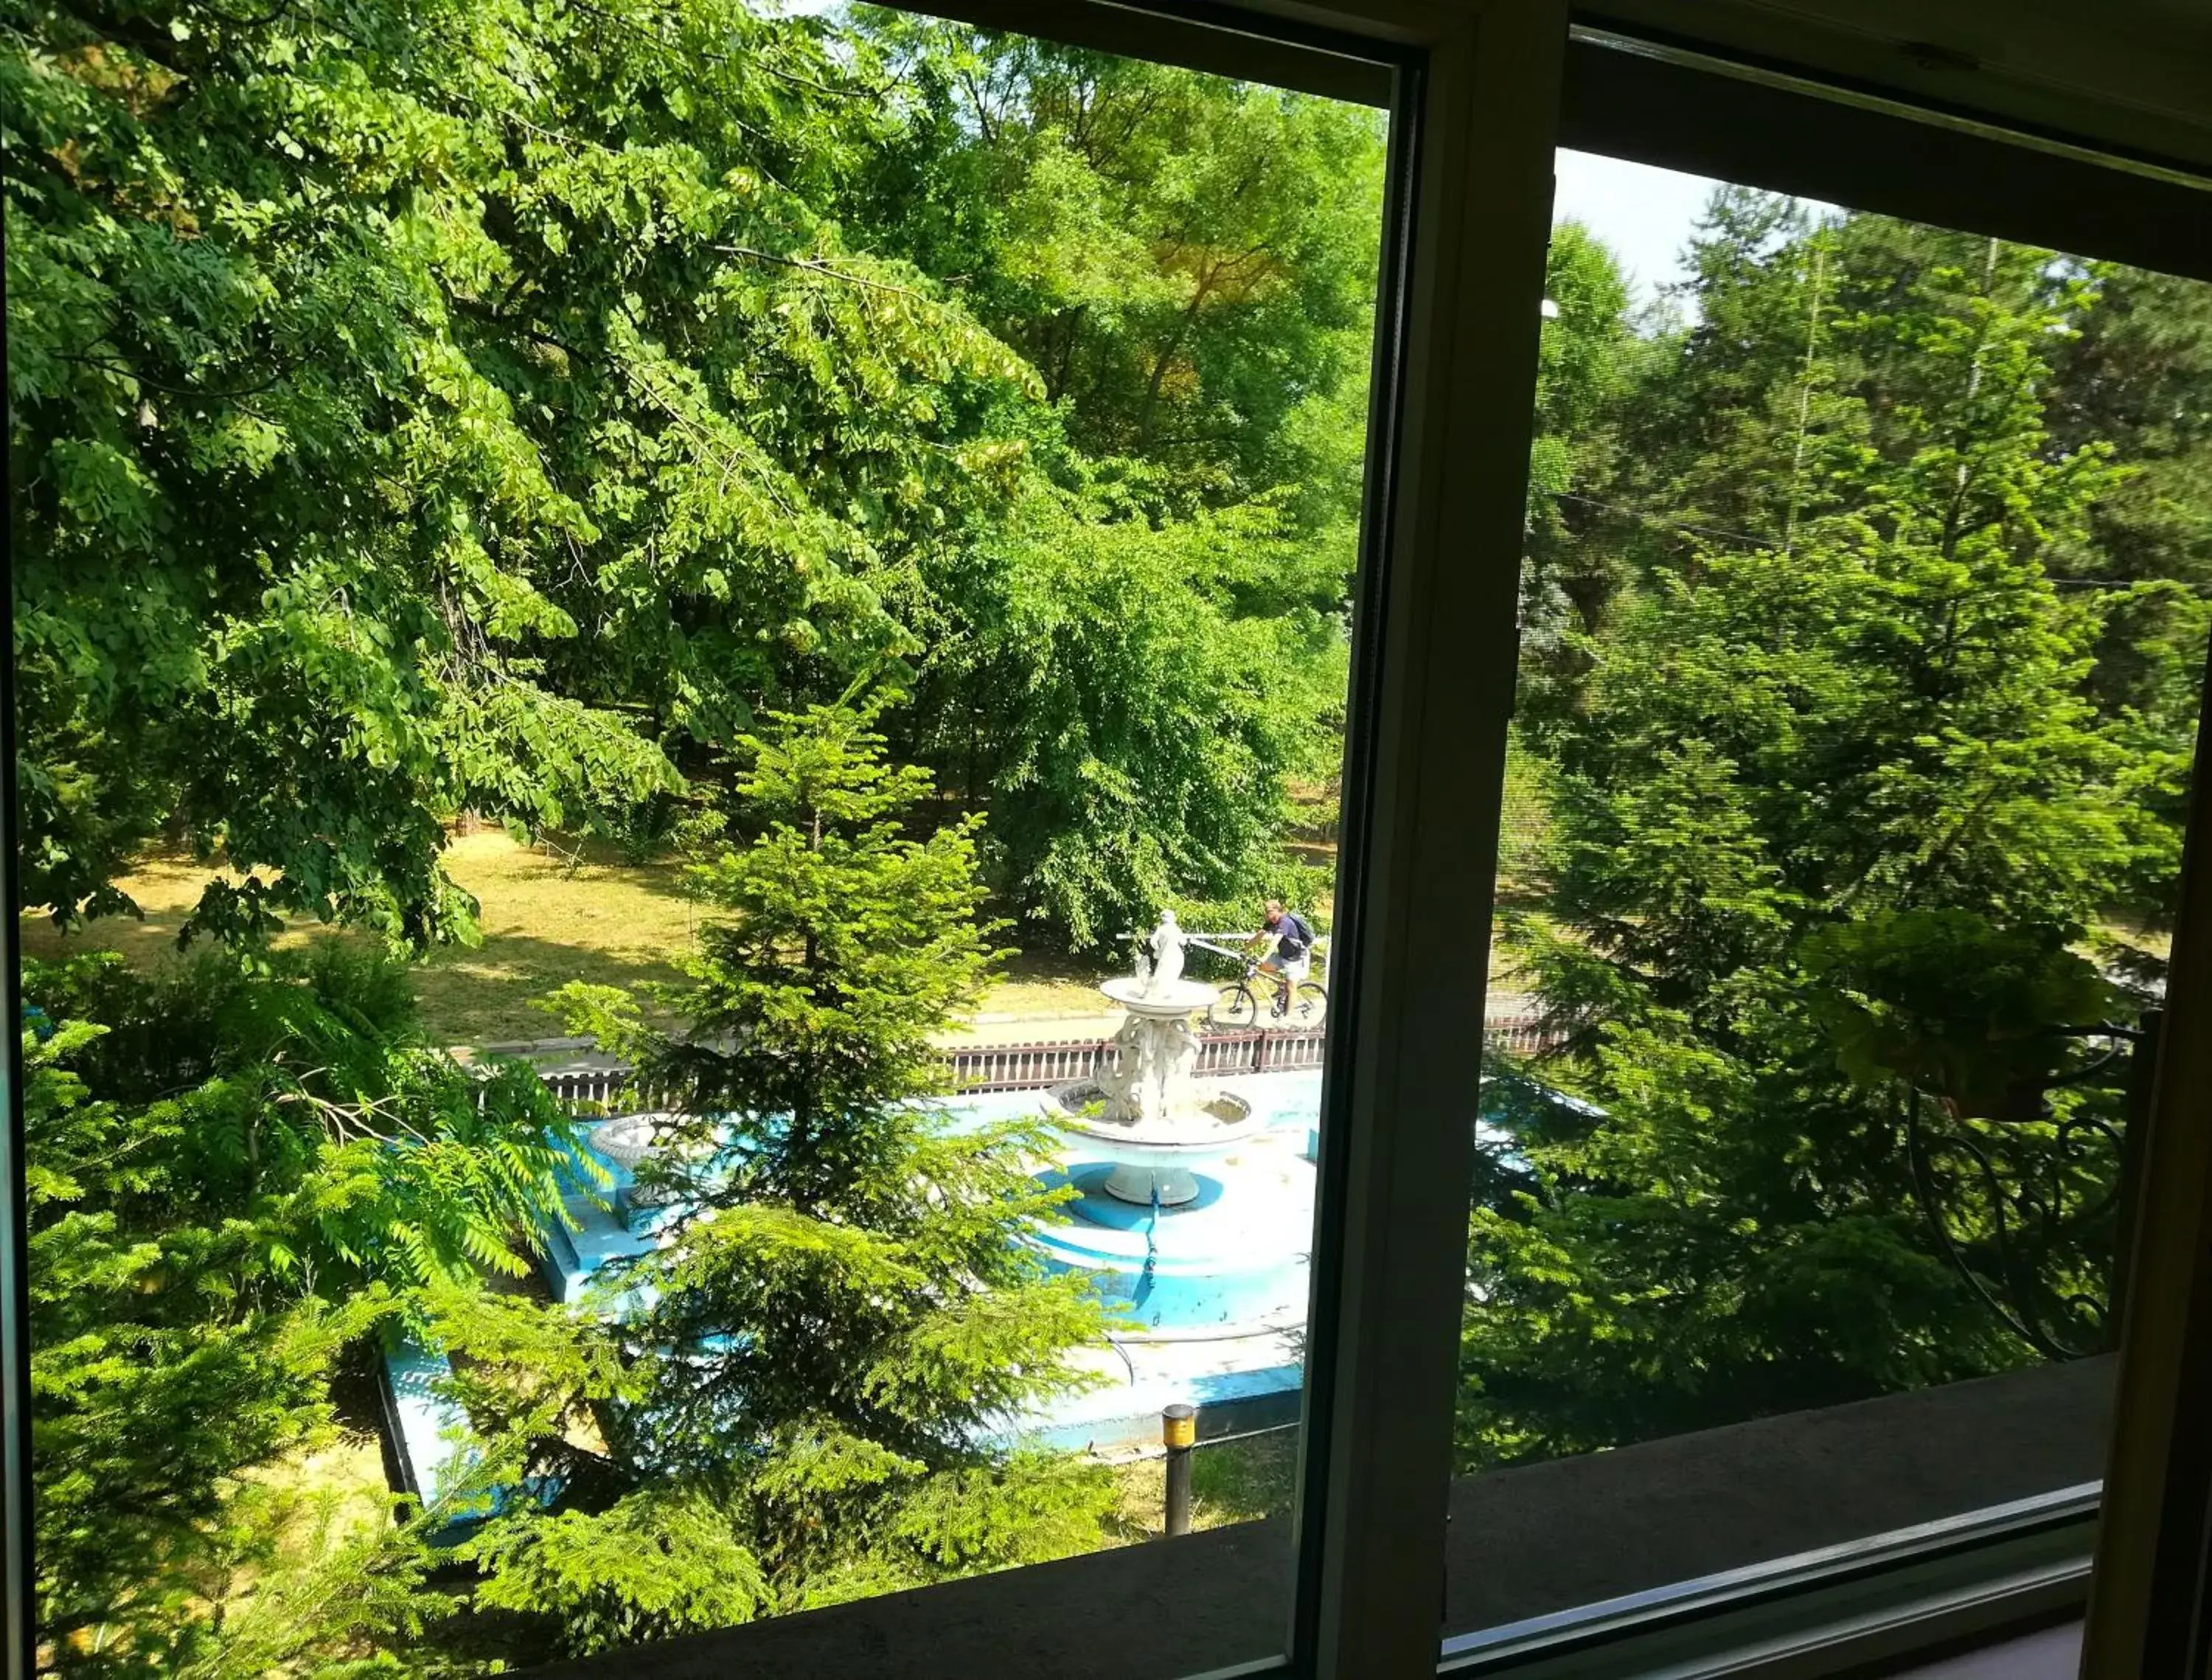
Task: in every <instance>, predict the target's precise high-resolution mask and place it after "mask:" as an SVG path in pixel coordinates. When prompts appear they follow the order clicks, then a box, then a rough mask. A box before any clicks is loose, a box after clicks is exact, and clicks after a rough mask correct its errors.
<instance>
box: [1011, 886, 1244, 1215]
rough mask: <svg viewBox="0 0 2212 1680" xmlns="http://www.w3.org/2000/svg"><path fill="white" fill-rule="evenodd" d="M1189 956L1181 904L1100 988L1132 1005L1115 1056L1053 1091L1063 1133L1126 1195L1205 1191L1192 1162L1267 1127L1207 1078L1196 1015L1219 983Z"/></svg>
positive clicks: (1162, 1199) (1179, 1198)
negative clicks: (1129, 968)
mask: <svg viewBox="0 0 2212 1680" xmlns="http://www.w3.org/2000/svg"><path fill="white" fill-rule="evenodd" d="M1182 957H1183V934H1182V928H1179V927H1177V926H1176V918H1175V912H1174V911H1173V910H1163V911H1162V912H1161V913H1160V920H1159V925H1158V927H1156V928H1153V929H1152V937H1151V938H1150V939H1149V940H1146V944H1145V946H1144V947H1143V949H1142V950H1141V951H1140V953H1139V957H1138V964H1137V971H1136V972H1134V973H1132V974H1128V975H1125V976H1116V977H1115V978H1113V979H1111V980H1109V981H1107V982H1106V983H1104V984H1103V985H1102V986H1100V987H1099V990H1101V991H1103V992H1104V993H1105V994H1106V995H1107V996H1109V997H1110V998H1112V999H1113V1000H1114V1001H1115V1002H1116V1003H1118V1004H1120V1005H1121V1007H1122V1008H1123V1009H1125V1010H1126V1011H1127V1012H1128V1019H1127V1020H1125V1021H1123V1022H1122V1023H1121V1031H1120V1032H1117V1033H1115V1035H1114V1065H1113V1066H1112V1067H1111V1068H1108V1069H1105V1070H1103V1071H1102V1072H1101V1073H1100V1074H1099V1075H1098V1076H1097V1079H1096V1080H1079V1081H1077V1082H1076V1083H1074V1084H1073V1085H1063V1086H1060V1087H1058V1088H1057V1089H1055V1090H1054V1092H1053V1093H1052V1098H1053V1102H1054V1106H1055V1107H1057V1108H1058V1109H1059V1110H1060V1112H1061V1114H1062V1115H1063V1116H1065V1118H1064V1119H1062V1120H1061V1122H1060V1130H1061V1132H1062V1133H1063V1134H1065V1135H1066V1136H1067V1138H1068V1140H1069V1141H1070V1142H1071V1143H1073V1144H1074V1145H1076V1146H1077V1147H1079V1148H1081V1149H1083V1150H1085V1151H1087V1152H1089V1153H1090V1154H1091V1158H1092V1159H1093V1160H1109V1161H1111V1162H1113V1163H1114V1164H1115V1170H1114V1172H1112V1173H1110V1174H1109V1176H1108V1178H1107V1180H1106V1184H1105V1189H1106V1190H1107V1191H1108V1193H1109V1194H1110V1195H1112V1196H1115V1197H1117V1198H1119V1199H1120V1200H1122V1201H1125V1202H1139V1203H1149V1202H1158V1203H1159V1204H1160V1205H1161V1206H1163V1207H1172V1206H1175V1205H1177V1204H1179V1203H1182V1202H1190V1201H1193V1200H1194V1199H1196V1197H1197V1196H1198V1195H1199V1193H1200V1190H1199V1184H1198V1180H1197V1178H1196V1176H1195V1175H1194V1173H1192V1172H1190V1170H1189V1164H1190V1163H1191V1162H1193V1161H1199V1160H1211V1159H1216V1158H1218V1156H1219V1155H1221V1154H1223V1153H1226V1152H1227V1151H1229V1150H1231V1149H1232V1148H1234V1147H1236V1146H1237V1144H1239V1143H1242V1142H1243V1141H1246V1140H1247V1139H1248V1138H1249V1137H1250V1136H1251V1135H1253V1134H1254V1133H1255V1132H1257V1131H1258V1130H1260V1129H1261V1125H1260V1123H1257V1122H1255V1120H1254V1119H1253V1117H1252V1113H1251V1107H1250V1105H1249V1104H1248V1103H1246V1102H1245V1101H1244V1100H1243V1099H1242V1098H1238V1097H1232V1096H1229V1095H1226V1094H1225V1093H1222V1092H1220V1091H1218V1090H1217V1089H1215V1088H1213V1087H1210V1086H1207V1085H1205V1084H1202V1083H1201V1082H1200V1080H1199V1078H1198V1060H1199V1052H1200V1049H1201V1048H1202V1045H1201V1044H1200V1038H1199V1036H1198V1032H1197V1031H1196V1029H1195V1028H1194V1027H1193V1026H1191V1020H1190V1018H1191V1016H1192V1014H1193V1013H1194V1012H1195V1011H1197V1010H1200V1009H1203V1008H1205V1007H1207V1006H1209V1005H1210V1004H1212V1001H1213V999H1214V989H1213V988H1212V987H1211V986H1208V985H1205V984H1203V983H1200V982H1197V981H1194V980H1186V979H1184V978H1183V977H1182Z"/></svg>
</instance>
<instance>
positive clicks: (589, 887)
mask: <svg viewBox="0 0 2212 1680" xmlns="http://www.w3.org/2000/svg"><path fill="white" fill-rule="evenodd" d="M446 867H447V868H448V869H449V870H451V871H452V873H453V879H454V880H457V881H459V883H460V884H461V885H462V886H465V887H466V888H467V889H468V890H469V891H470V892H473V893H474V894H476V896H477V901H478V903H479V904H482V906H483V916H482V926H483V944H481V945H479V946H477V947H447V948H445V949H441V950H438V951H435V952H433V953H431V954H430V955H429V956H428V958H427V959H424V960H423V961H422V963H421V964H420V965H418V966H417V967H416V971H415V975H416V982H415V983H416V992H417V993H418V994H419V995H420V996H421V998H422V1018H423V1020H424V1023H425V1024H426V1025H427V1026H428V1027H429V1029H430V1032H431V1033H432V1035H433V1036H434V1037H435V1038H437V1040H438V1041H439V1042H440V1043H441V1044H498V1043H501V1042H503V1041H507V1040H512V1039H520V1038H553V1037H555V1036H556V1035H558V1033H559V1032H560V1031H561V1024H560V1023H559V1022H558V1021H557V1020H555V1019H554V1018H553V1017H552V1016H550V1015H549V1014H547V1013H544V1011H543V1010H541V1009H537V1008H533V1007H532V1002H533V1001H534V1000H536V999H538V998H541V997H543V996H544V995H546V994H547V993H548V992H550V991H551V990H552V989H554V988H555V987H556V986H559V985H561V984H562V983H564V982H567V981H570V980H585V981H590V982H592V983H597V984H601V985H613V986H632V985H635V984H637V983H640V982H641V981H647V980H680V979H682V978H683V974H682V972H681V971H680V970H678V967H677V966H676V964H677V962H678V960H680V959H682V957H683V956H684V953H687V952H688V951H690V948H691V944H692V938H693V932H694V929H695V928H696V925H697V922H698V906H697V905H696V904H695V903H693V902H692V900H691V899H690V898H688V897H686V895H685V893H684V873H683V870H682V868H681V867H680V866H678V865H676V864H671V863H656V864H647V865H645V866H643V867H638V866H635V865H630V864H625V863H623V862H620V861H617V859H616V858H615V857H614V856H613V855H611V853H605V852H601V851H599V850H596V849H594V850H591V851H587V852H586V854H585V855H583V856H582V857H581V858H580V859H575V860H571V859H570V858H568V857H567V856H566V855H562V854H560V853H557V852H549V851H547V850H545V849H541V848H538V847H530V846H518V845H516V844H515V843H514V842H513V840H511V839H509V838H508V837H507V835H506V834H505V833H504V832H503V831H500V830H497V829H490V830H485V831H480V832H478V833H476V834H470V835H457V836H455V837H454V838H453V843H452V844H451V846H449V847H448V848H447V852H446ZM215 873H219V872H218V871H216V869H215V868H214V867H211V866H210V865H206V864H200V863H195V862H193V861H191V859H189V858H186V857H180V856H155V857H150V858H148V859H146V860H144V861H142V862H141V863H140V864H139V865H138V866H137V868H136V870H135V871H134V872H133V873H131V874H130V875H129V876H127V877H125V879H124V880H120V881H118V883H117V885H118V886H120V887H121V888H122V889H123V890H124V891H125V892H127V893H129V894H130V895H131V898H134V899H136V900H137V903H138V905H139V907H140V908H141V909H142V910H144V911H145V919H144V920H143V921H131V920H130V919H127V918H123V917H106V918H103V919H101V920H100V921H97V922H94V923H92V925H91V926H90V927H88V928H85V929H84V930H83V931H82V932H81V933H77V934H70V935H66V936H64V934H59V933H58V932H57V931H56V930H55V929H54V928H53V926H52V923H51V922H48V921H47V920H46V918H45V917H44V916H26V917H25V918H24V921H23V943H24V946H25V948H26V949H27V951H28V953H30V954H31V955H32V956H34V957H46V958H55V957H61V956H65V955H70V954H73V953H77V952H82V951H100V950H108V951H118V952H120V953H122V954H123V955H124V956H125V957H126V958H127V959H130V960H131V962H132V963H134V964H137V965H142V966H145V967H149V968H150V967H152V966H154V965H156V964H158V963H161V962H164V961H167V960H172V959H173V958H174V956H175V953H176V941H177V930H178V929H179V928H180V927H182V926H183V925H184V920H185V916H187V915H188V914H189V913H190V912H191V907H192V905H193V904H195V903H196V902H197V900H198V898H199V895H200V890H201V888H202V887H204V886H205V885H206V884H207V881H208V879H209V877H210V875H212V874H215ZM360 937H362V935H359V934H349V933H344V932H341V931H338V930H336V929H332V928H321V927H318V926H315V925H313V924H312V923H311V924H309V925H307V927H305V928H295V929H294V930H293V931H291V932H289V933H286V934H283V936H282V937H280V938H279V939H278V940H277V941H276V942H277V944H278V946H279V947H287V946H297V945H299V944H301V943H303V942H304V941H306V940H310V939H353V938H360ZM1097 979H1098V974H1097V971H1094V970H1092V969H1091V968H1090V967H1088V966H1087V965H1082V964H1079V963H1075V962H1072V961H1070V960H1068V959H1065V958H1055V957H1033V956H1030V955H1028V954H1026V953H1025V954H1024V955H1021V956H1018V957H1017V958H1015V959H1013V961H1012V963H1011V964H1010V965H1009V966H1008V970H1007V974H1006V979H1005V980H1004V981H1003V982H1001V983H1000V984H999V985H998V986H996V987H994V989H992V991H991V993H990V995H988V996H987V997H986V998H985V999H984V1001H983V1003H982V1006H981V1013H984V1014H996V1015H1002V1016H1003V1015H1013V1016H1034V1017H1039V1018H1043V1017H1049V1016H1053V1015H1068V1014H1081V1013H1097V1010H1098V1009H1099V1008H1100V1007H1103V1006H1102V1005H1101V1003H1100V1001H1099V999H1098V995H1097V992H1096V991H1095V990H1094V989H1093V988H1094V986H1095V985H1096V983H1097Z"/></svg>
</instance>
